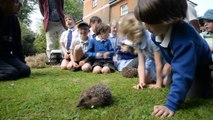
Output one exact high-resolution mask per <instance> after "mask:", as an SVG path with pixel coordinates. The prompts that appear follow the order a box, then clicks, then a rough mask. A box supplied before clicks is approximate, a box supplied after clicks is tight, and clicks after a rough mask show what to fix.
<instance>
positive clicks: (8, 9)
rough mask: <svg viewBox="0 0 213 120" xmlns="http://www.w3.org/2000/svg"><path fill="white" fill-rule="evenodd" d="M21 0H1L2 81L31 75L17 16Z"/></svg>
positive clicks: (0, 74)
mask: <svg viewBox="0 0 213 120" xmlns="http://www.w3.org/2000/svg"><path fill="white" fill-rule="evenodd" d="M20 7H21V3H20V2H19V0H0V81H4V80H16V79H19V78H23V77H29V76H30V74H31V70H30V67H29V66H27V65H26V64H25V63H26V62H25V57H24V54H23V46H22V42H21V29H20V24H19V21H18V18H17V16H16V15H17V14H18V12H19V10H20Z"/></svg>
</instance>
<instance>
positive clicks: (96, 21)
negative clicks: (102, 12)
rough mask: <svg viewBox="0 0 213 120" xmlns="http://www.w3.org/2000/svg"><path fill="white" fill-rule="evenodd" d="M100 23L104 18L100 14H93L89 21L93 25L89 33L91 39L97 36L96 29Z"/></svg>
mask: <svg viewBox="0 0 213 120" xmlns="http://www.w3.org/2000/svg"><path fill="white" fill-rule="evenodd" d="M100 23H102V20H101V18H100V17H98V16H92V17H91V18H90V21H89V25H90V27H91V28H90V33H89V38H90V39H93V38H95V37H96V31H95V29H96V26H97V25H98V24H100Z"/></svg>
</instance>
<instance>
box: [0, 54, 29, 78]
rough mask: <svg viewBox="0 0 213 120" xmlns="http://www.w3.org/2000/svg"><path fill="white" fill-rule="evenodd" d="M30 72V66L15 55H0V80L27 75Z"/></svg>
mask: <svg viewBox="0 0 213 120" xmlns="http://www.w3.org/2000/svg"><path fill="white" fill-rule="evenodd" d="M30 73H31V70H30V67H29V66H27V65H26V64H25V63H23V62H22V61H20V60H19V59H18V58H17V57H15V56H13V55H4V56H1V57H0V81H3V80H16V79H18V78H22V77H28V76H29V75H30Z"/></svg>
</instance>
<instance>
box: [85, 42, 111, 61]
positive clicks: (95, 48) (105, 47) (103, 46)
mask: <svg viewBox="0 0 213 120" xmlns="http://www.w3.org/2000/svg"><path fill="white" fill-rule="evenodd" d="M98 52H101V53H102V54H104V53H105V52H110V56H109V58H108V59H105V60H112V58H113V55H114V50H113V48H112V45H111V42H110V40H108V39H107V40H104V41H98V40H96V39H90V40H89V44H88V48H87V52H86V56H88V57H92V58H95V60H103V58H96V54H97V53H98Z"/></svg>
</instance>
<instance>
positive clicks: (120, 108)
mask: <svg viewBox="0 0 213 120" xmlns="http://www.w3.org/2000/svg"><path fill="white" fill-rule="evenodd" d="M137 82H138V78H129V79H128V78H124V77H122V75H121V73H120V72H115V73H111V74H106V75H103V74H93V73H85V72H70V71H68V70H60V69H59V68H54V67H50V68H44V69H32V75H31V77H29V78H23V79H20V80H16V81H5V82H1V84H0V88H1V90H0V119H2V120H7V119H8V120H9V119H11V120H14V119H26V120H28V119H38V120H40V119H41V120H43V119H53V120H156V118H155V117H153V116H152V115H151V112H152V110H153V106H154V105H156V104H164V103H165V101H166V95H167V93H168V90H169V89H168V88H162V89H148V88H145V89H143V90H135V89H133V88H132V86H133V85H135V84H136V83H137ZM97 83H103V84H106V85H107V86H108V87H109V88H110V89H111V91H112V95H113V99H114V102H113V104H112V105H110V106H108V107H104V108H97V109H83V108H77V107H76V105H77V101H78V99H79V96H80V93H81V92H82V91H83V90H85V89H87V88H89V87H91V86H93V85H94V84H97ZM212 106H213V101H212V100H205V99H193V100H188V99H187V100H186V101H185V103H184V104H182V105H181V107H180V109H179V110H178V112H177V113H176V114H175V116H174V117H172V118H171V120H212V119H213V114H212V113H213V109H212ZM169 120H170V119H169Z"/></svg>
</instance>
